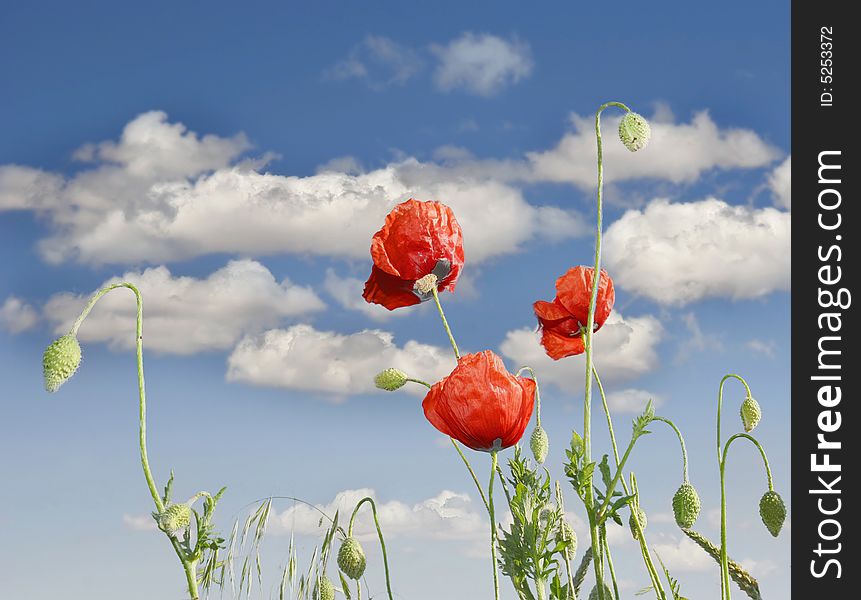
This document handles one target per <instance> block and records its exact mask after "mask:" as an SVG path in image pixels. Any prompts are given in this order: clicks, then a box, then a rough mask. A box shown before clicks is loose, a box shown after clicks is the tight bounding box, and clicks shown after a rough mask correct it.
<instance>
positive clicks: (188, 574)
mask: <svg viewBox="0 0 861 600" xmlns="http://www.w3.org/2000/svg"><path fill="white" fill-rule="evenodd" d="M121 287H124V288H128V289H130V290H131V291H132V292H133V293H134V295H135V300H136V301H137V322H136V328H135V351H136V354H137V371H138V407H139V409H138V420H139V445H140V455H141V466H142V467H143V472H144V477H145V478H146V483H147V487H148V488H149V493H150V495H151V496H152V500H153V502H154V503H155V507H156V510H157V511H158V512H164V508H165V506H164V502H163V501H162V499H161V496H160V495H159V492H158V488H157V487H156V484H155V479H154V478H153V476H152V471H151V470H150V466H149V458H148V456H147V446H146V385H145V383H144V367H143V298H142V297H141V293H140V290H138V289H137V288H136V287H135V286H134V285H132V284H131V283H127V282H123V283H115V284H112V285H109V286H107V287H104V288H102V289H101V290H99V291H98V292H96V293H95V294H94V295H93V297H92V298H90V301H89V302H88V303H87V305H86V306H85V307H84V310H83V311H81V314H80V316H79V317H78V318H77V320H76V321H75V323H74V325H72V329H71V330H70V332H69V333H71V334H72V335H77V333H78V329H79V328H80V327H81V324H82V323H83V322H84V319H86V318H87V315H89V314H90V311H91V310H93V307H94V306H95V305H96V302H98V301H99V299H101V297H102V296H104V295H105V294H107V293H108V292H110V291H112V290H115V289H117V288H121ZM168 539H169V540H170V543H171V545H172V546H173V549H174V552H176V555H177V557H179V560H180V562H181V563H182V568H183V571H184V572H185V579H186V583H187V584H188V593H189V595H190V596H191V600H198V599H199V598H200V593H199V592H198V588H197V560H192V559H189V558H188V557H187V556H186V553H185V552H184V551H183V549H182V548H181V547H180V545H179V541H178V540H177V539H176V536H174V535H171V534H168Z"/></svg>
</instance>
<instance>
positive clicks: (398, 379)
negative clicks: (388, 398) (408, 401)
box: [374, 369, 407, 392]
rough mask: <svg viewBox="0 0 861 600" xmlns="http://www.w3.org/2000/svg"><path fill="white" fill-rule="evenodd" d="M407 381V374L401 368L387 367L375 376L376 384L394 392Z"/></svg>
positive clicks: (382, 388)
mask: <svg viewBox="0 0 861 600" xmlns="http://www.w3.org/2000/svg"><path fill="white" fill-rule="evenodd" d="M406 382H407V374H406V373H404V372H403V371H401V370H400V369H385V370H383V371H380V372H379V373H377V376H376V377H374V385H376V386H377V387H378V388H380V389H381V390H386V391H387V392H394V391H395V390H396V389H398V388H401V387H403V385H404V384H405V383H406Z"/></svg>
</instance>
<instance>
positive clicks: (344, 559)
mask: <svg viewBox="0 0 861 600" xmlns="http://www.w3.org/2000/svg"><path fill="white" fill-rule="evenodd" d="M366 563H367V561H366V560H365V551H364V550H362V545H361V544H360V543H359V540H357V539H356V538H354V537H348V538H347V539H345V540H344V543H343V544H341V548H340V550H338V568H339V569H341V571H343V572H344V575H346V576H347V577H349V578H350V579H355V580H357V581H358V580H359V578H360V577H361V576H362V574H363V573H364V572H365V565H366Z"/></svg>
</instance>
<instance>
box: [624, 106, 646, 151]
mask: <svg viewBox="0 0 861 600" xmlns="http://www.w3.org/2000/svg"><path fill="white" fill-rule="evenodd" d="M651 135H652V128H651V127H650V126H649V122H648V121H647V120H646V119H645V118H643V116H642V115H638V114H637V113H635V112H628V113H626V114H625V116H624V117H622V121H621V122H620V123H619V139H620V140H622V143H623V144H625V148H627V149H628V150H630V151H631V152H636V151H637V150H640V149H642V148H644V147H645V146H646V144H648V143H649V137H651Z"/></svg>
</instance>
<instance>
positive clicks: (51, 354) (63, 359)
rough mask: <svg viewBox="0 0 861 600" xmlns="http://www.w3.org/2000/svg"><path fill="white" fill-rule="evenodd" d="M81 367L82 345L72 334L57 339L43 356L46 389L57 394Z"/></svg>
mask: <svg viewBox="0 0 861 600" xmlns="http://www.w3.org/2000/svg"><path fill="white" fill-rule="evenodd" d="M80 365H81V345H80V344H79V343H78V338H76V337H75V336H74V335H72V334H71V333H67V334H66V335H64V336H62V337H60V338H57V339H56V340H55V341H54V342H52V343H51V345H50V346H48V347H47V348H46V349H45V353H44V354H43V355H42V373H43V374H44V376H45V389H46V390H48V391H49V392H56V391H57V390H58V389H60V386H61V385H63V384H64V383H65V382H66V380H68V379H69V378H70V377H71V376H72V375H74V374H75V371H77V370H78V367H79V366H80Z"/></svg>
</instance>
